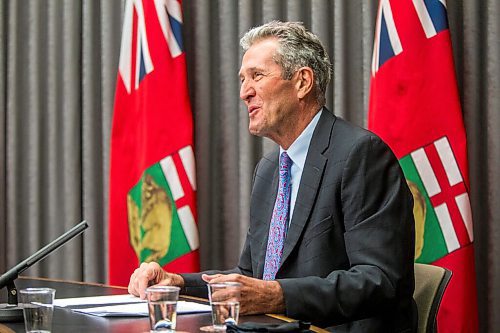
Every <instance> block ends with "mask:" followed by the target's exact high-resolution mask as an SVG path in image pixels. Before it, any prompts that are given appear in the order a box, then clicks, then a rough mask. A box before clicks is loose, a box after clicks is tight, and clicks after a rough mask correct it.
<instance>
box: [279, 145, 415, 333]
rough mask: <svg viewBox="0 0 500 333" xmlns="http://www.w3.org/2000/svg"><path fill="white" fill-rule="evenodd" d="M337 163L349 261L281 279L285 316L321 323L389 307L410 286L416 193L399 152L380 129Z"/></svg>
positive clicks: (408, 293)
mask: <svg viewBox="0 0 500 333" xmlns="http://www.w3.org/2000/svg"><path fill="white" fill-rule="evenodd" d="M339 166H340V167H342V168H343V170H342V171H341V175H342V176H341V181H340V184H336V185H335V186H340V189H339V191H340V199H341V207H342V212H341V213H340V214H339V216H337V217H338V218H340V219H343V224H344V226H343V227H344V228H345V231H344V234H343V239H344V243H345V254H346V256H347V258H348V265H347V267H346V268H345V269H338V270H337V269H336V270H333V271H331V272H330V273H329V274H328V275H327V276H326V277H319V276H306V277H297V278H283V279H279V280H278V282H279V283H280V284H281V287H282V289H283V293H284V297H285V303H286V315H287V316H289V317H292V318H301V319H310V320H312V321H313V322H316V323H318V324H321V323H323V324H324V325H332V324H339V323H344V322H349V321H353V320H356V319H362V318H367V317H373V316H377V315H381V313H384V312H385V315H387V312H388V311H389V312H390V311H391V309H394V310H395V309H398V308H400V307H401V304H398V303H399V302H406V303H408V299H411V297H412V295H411V293H412V290H413V285H409V284H413V278H412V277H410V276H409V275H412V274H413V242H414V241H413V237H414V229H413V228H414V227H413V215H412V207H413V200H412V197H411V193H410V192H409V190H408V187H407V185H406V182H405V180H404V176H403V175H402V171H401V169H400V167H399V164H398V161H397V159H396V158H395V156H394V155H393V154H392V152H391V151H390V150H389V149H388V147H387V146H386V145H385V144H384V143H383V142H382V141H381V140H380V139H379V138H378V137H376V136H374V135H364V136H362V137H360V138H358V139H357V141H356V142H355V143H353V144H352V146H351V148H350V151H349V152H348V153H347V154H346V160H345V163H343V164H339ZM332 223H333V222H332ZM331 256H335V253H332V254H331ZM408 304H409V303H408ZM393 315H397V314H396V313H394V314H393Z"/></svg>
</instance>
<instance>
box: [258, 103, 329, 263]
mask: <svg viewBox="0 0 500 333" xmlns="http://www.w3.org/2000/svg"><path fill="white" fill-rule="evenodd" d="M335 119H336V118H335V116H334V115H333V114H332V113H331V112H330V111H328V110H327V109H326V108H323V113H322V114H321V118H320V119H319V122H318V124H317V126H316V129H315V130H314V133H313V136H312V138H311V143H310V145H309V150H308V153H307V157H306V162H305V165H304V170H303V171H302V177H301V180H300V185H299V192H298V194H297V198H296V200H295V208H294V213H293V216H292V221H291V224H290V227H289V229H288V233H287V237H286V240H285V244H284V248H283V255H282V257H281V265H280V266H282V265H283V263H284V262H285V261H286V259H287V258H288V256H289V255H290V253H291V252H292V250H293V248H294V247H295V246H296V244H297V241H298V240H299V238H300V235H301V234H302V232H303V230H304V227H305V226H306V223H307V221H308V220H309V216H310V214H311V209H312V207H313V206H314V203H315V201H316V197H317V193H318V190H319V188H320V184H321V179H322V175H323V172H324V169H325V165H326V162H327V161H328V159H327V158H326V157H325V156H324V155H323V153H324V152H325V150H326V149H327V148H328V146H329V145H330V137H331V135H330V134H331V132H332V128H333V124H334V122H335ZM273 186H274V185H273ZM271 214H272V212H271ZM266 243H267V242H266ZM264 256H265V248H264Z"/></svg>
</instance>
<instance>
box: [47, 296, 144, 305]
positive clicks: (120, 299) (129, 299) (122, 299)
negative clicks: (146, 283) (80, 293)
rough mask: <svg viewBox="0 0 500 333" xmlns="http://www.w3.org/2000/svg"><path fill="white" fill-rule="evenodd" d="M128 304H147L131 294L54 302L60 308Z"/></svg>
mask: <svg viewBox="0 0 500 333" xmlns="http://www.w3.org/2000/svg"><path fill="white" fill-rule="evenodd" d="M126 303H146V300H144V299H140V298H139V297H136V296H134V295H130V294H125V295H112V296H93V297H76V298H59V299H55V300H54V305H55V306H59V307H67V306H82V305H103V304H126Z"/></svg>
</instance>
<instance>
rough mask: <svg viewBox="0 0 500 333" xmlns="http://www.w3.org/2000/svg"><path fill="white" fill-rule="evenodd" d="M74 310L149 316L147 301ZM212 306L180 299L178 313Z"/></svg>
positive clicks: (208, 308)
mask: <svg viewBox="0 0 500 333" xmlns="http://www.w3.org/2000/svg"><path fill="white" fill-rule="evenodd" d="M73 311H74V312H80V313H86V314H90V315H94V316H99V317H147V316H148V315H149V312H148V304H147V303H132V304H120V305H109V306H99V307H94V308H86V309H73ZM210 311H211V308H210V306H209V305H206V304H199V303H195V302H186V301H178V302H177V314H187V313H199V312H210Z"/></svg>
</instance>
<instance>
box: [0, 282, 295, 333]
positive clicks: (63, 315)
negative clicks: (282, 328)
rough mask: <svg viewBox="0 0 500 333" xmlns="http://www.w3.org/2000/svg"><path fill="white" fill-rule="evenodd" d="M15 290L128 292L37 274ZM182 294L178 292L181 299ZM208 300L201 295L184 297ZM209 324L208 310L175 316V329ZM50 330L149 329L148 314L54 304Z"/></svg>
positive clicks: (14, 327)
mask: <svg viewBox="0 0 500 333" xmlns="http://www.w3.org/2000/svg"><path fill="white" fill-rule="evenodd" d="M15 284H16V287H17V289H18V290H20V289H23V288H27V287H48V288H54V289H56V298H68V297H84V296H102V295H119V294H127V289H126V288H123V287H113V286H107V285H101V284H89V283H81V282H72V281H60V280H51V279H38V278H18V279H17V280H16V282H15ZM182 298H184V297H182V296H181V299H182ZM184 299H186V300H191V301H193V300H195V301H199V302H201V303H207V302H206V301H205V300H202V299H194V298H193V299H191V298H184ZM6 302H7V288H2V289H0V303H6ZM284 320H285V321H289V320H287V318H285V317H279V319H278V318H276V317H274V316H271V315H258V316H241V317H240V322H241V323H243V322H247V321H252V322H263V323H270V324H271V323H283V321H284ZM210 324H211V315H210V313H201V314H183V315H178V316H177V332H199V331H200V330H199V328H200V327H202V326H207V325H210ZM9 329H10V330H11V331H13V332H24V322H18V323H0V332H2V333H3V332H9ZM52 332H53V333H59V332H70V333H79V332H131V333H133V332H141V333H142V332H149V319H148V317H134V318H104V317H97V316H91V315H86V314H81V313H76V312H73V311H71V310H70V309H67V308H59V307H56V308H55V310H54V317H53V323H52Z"/></svg>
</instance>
